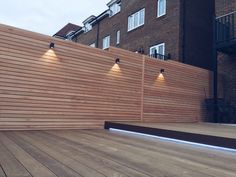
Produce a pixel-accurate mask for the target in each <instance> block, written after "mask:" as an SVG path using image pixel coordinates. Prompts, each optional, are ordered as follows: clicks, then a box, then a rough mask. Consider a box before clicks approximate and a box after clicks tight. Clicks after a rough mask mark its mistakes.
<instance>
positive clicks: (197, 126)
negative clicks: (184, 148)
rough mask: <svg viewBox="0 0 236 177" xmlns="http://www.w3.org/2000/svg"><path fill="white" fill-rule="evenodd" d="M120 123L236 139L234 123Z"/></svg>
mask: <svg viewBox="0 0 236 177" xmlns="http://www.w3.org/2000/svg"><path fill="white" fill-rule="evenodd" d="M119 123H122V124H128V125H136V126H142V127H151V128H159V129H165V130H174V131H181V132H188V133H197V134H203V135H212V136H218V137H225V138H234V139H236V125H233V124H229V125H226V124H213V123H203V122H202V123H141V122H119Z"/></svg>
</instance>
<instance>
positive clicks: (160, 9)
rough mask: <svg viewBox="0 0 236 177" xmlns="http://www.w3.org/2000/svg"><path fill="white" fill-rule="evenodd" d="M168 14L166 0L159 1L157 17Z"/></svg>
mask: <svg viewBox="0 0 236 177" xmlns="http://www.w3.org/2000/svg"><path fill="white" fill-rule="evenodd" d="M165 14H166V0H158V1H157V17H161V16H163V15H165Z"/></svg>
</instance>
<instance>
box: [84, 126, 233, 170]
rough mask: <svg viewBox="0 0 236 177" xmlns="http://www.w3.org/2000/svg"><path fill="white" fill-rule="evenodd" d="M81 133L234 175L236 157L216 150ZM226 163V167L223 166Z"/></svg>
mask: <svg viewBox="0 0 236 177" xmlns="http://www.w3.org/2000/svg"><path fill="white" fill-rule="evenodd" d="M81 132H82V133H86V134H91V135H93V136H96V135H97V134H98V133H99V137H100V138H103V139H106V140H111V141H115V142H117V143H121V144H127V145H131V146H133V147H139V148H141V149H147V150H150V151H153V152H157V153H161V154H166V155H168V156H171V157H177V158H179V159H186V160H188V161H191V162H196V163H199V164H202V165H206V166H209V167H211V169H214V168H215V169H218V170H222V171H227V172H231V173H235V174H236V158H235V157H236V155H235V154H234V153H232V154H230V153H228V154H225V153H219V151H217V150H209V149H207V148H193V146H184V145H182V144H179V145H178V144H176V143H172V144H173V145H174V146H170V145H169V144H166V142H163V141H159V140H157V139H152V140H153V141H152V140H151V141H150V138H143V137H137V136H126V135H125V134H122V133H115V132H112V131H105V132H104V131H100V130H94V131H81ZM81 132H80V133H81ZM147 144H148V146H147ZM186 152H189V153H186ZM226 162H227V163H228V165H225V163H226ZM227 172H226V173H227Z"/></svg>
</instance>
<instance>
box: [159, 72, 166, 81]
mask: <svg viewBox="0 0 236 177" xmlns="http://www.w3.org/2000/svg"><path fill="white" fill-rule="evenodd" d="M158 80H161V81H163V80H165V77H164V75H163V74H162V73H160V74H159V76H158Z"/></svg>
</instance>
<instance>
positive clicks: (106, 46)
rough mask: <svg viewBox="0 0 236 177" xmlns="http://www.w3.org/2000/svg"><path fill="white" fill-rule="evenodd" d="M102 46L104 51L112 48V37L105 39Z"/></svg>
mask: <svg viewBox="0 0 236 177" xmlns="http://www.w3.org/2000/svg"><path fill="white" fill-rule="evenodd" d="M102 46H103V49H107V48H109V47H110V36H107V37H105V38H103V41H102Z"/></svg>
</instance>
